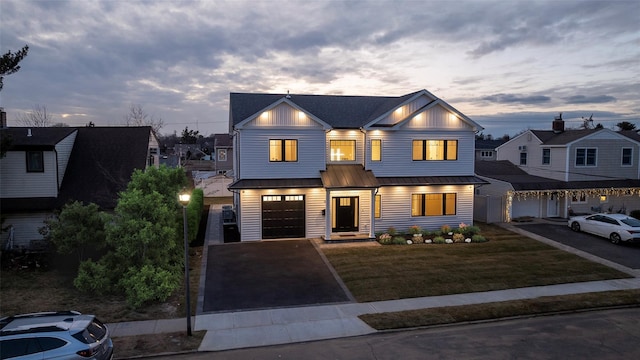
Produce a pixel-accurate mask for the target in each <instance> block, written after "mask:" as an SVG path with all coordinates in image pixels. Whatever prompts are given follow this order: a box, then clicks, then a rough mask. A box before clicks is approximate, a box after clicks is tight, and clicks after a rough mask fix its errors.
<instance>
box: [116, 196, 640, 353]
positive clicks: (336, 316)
mask: <svg viewBox="0 0 640 360" xmlns="http://www.w3.org/2000/svg"><path fill="white" fill-rule="evenodd" d="M211 210H212V211H210V213H209V226H212V225H213V224H216V220H217V219H219V212H218V211H216V210H217V209H214V208H212V209H211ZM505 227H507V228H509V229H510V230H513V231H517V232H520V233H522V232H524V231H523V230H521V229H518V228H517V227H515V226H513V225H508V224H505ZM213 229H215V226H212V230H213ZM208 232H209V231H208ZM211 235H213V234H211ZM526 235H527V236H531V237H533V238H536V239H538V240H540V237H539V236H537V235H533V234H529V233H526ZM207 241H208V242H207ZM543 241H544V242H545V243H549V244H551V245H554V244H555V245H554V246H559V244H557V243H555V242H552V241H551V240H548V239H544V240H543ZM205 242H206V243H211V244H212V243H214V242H217V243H219V242H220V240H219V237H218V236H209V234H208V237H207V238H206V239H205ZM205 249H206V246H205ZM563 249H564V250H566V251H570V252H574V253H576V252H575V251H572V248H563ZM578 255H580V256H587V255H588V256H589V259H590V260H592V261H597V262H602V263H604V264H605V265H608V266H612V265H615V266H614V267H615V268H616V269H618V270H621V271H624V272H626V273H629V274H632V275H634V276H635V277H634V278H630V279H617V280H606V281H592V282H582V283H572V284H559V285H549V286H537V287H529V288H519V289H508V290H499V291H488V292H477V293H469V294H456V295H444V296H433V297H423V298H412V299H401V300H391V301H379V302H370V303H340V304H329V305H320V306H305V307H294V308H274V309H266V310H253V311H236V312H224V313H214V314H202V313H198V314H197V315H196V316H195V317H194V320H193V321H192V324H193V329H194V331H200V330H206V331H207V332H206V335H205V336H204V339H203V340H202V343H201V344H200V348H199V349H198V350H199V351H219V350H229V349H238V348H246V347H257V346H266V345H277V344H286V343H294V342H303V341H314V340H324V339H331V338H339V337H349V336H358V335H365V334H371V333H375V332H376V330H374V329H373V328H371V327H369V326H368V325H367V324H365V323H364V322H363V321H361V320H360V319H359V318H358V316H359V315H363V314H375V313H384V312H393V311H403V310H415V309H425V308H434V307H440V306H456V305H471V304H480V303H489V302H498V301H508V300H522V299H531V298H537V297H541V296H557V295H570V294H580V293H588V292H601V291H613V290H629V289H640V277H638V275H639V274H638V272H637V271H634V270H632V269H628V268H624V267H623V268H621V267H620V266H619V265H617V264H612V263H611V262H609V261H606V260H603V259H600V258H597V257H595V256H593V255H589V254H585V253H582V252H580V253H578ZM205 258H206V257H205ZM201 286H204V284H203V283H202V281H201ZM198 309H200V307H199V308H198ZM109 327H110V329H111V333H112V336H130V335H143V334H153V333H167V332H181V331H186V319H184V318H181V319H168V320H150V321H139V322H126V323H116V324H109Z"/></svg>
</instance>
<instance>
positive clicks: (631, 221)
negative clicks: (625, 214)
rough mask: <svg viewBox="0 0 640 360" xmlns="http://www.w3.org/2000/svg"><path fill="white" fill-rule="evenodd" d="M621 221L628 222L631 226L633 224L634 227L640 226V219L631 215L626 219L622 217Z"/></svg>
mask: <svg viewBox="0 0 640 360" xmlns="http://www.w3.org/2000/svg"><path fill="white" fill-rule="evenodd" d="M620 221H622V222H623V223H625V224H627V225H629V226H632V227H640V220H638V219H636V218H631V217H629V218H626V219H622V220H620Z"/></svg>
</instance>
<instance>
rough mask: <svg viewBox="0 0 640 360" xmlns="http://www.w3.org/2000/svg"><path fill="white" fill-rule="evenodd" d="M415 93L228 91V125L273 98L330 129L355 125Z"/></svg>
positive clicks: (387, 109)
mask: <svg viewBox="0 0 640 360" xmlns="http://www.w3.org/2000/svg"><path fill="white" fill-rule="evenodd" d="M415 94H416V92H414V93H411V94H407V95H403V96H400V97H393V96H344V95H299V94H289V95H287V94H251V93H231V94H230V117H231V125H232V126H235V125H237V124H238V123H240V122H242V121H243V120H246V119H247V118H248V117H250V116H251V115H254V114H256V113H257V112H259V111H261V110H263V109H265V108H266V107H268V106H269V105H271V104H273V103H275V102H276V101H278V100H280V99H282V98H287V99H288V100H289V101H291V102H292V103H294V104H296V105H298V106H299V107H301V108H302V109H304V110H305V111H308V112H309V113H310V114H312V115H314V116H315V117H317V118H319V119H321V120H322V121H324V122H326V123H328V124H330V125H331V126H333V127H334V128H359V127H361V126H363V125H365V124H367V123H368V122H370V121H372V120H374V119H375V118H377V117H378V116H380V115H382V114H384V113H385V112H387V111H389V110H391V109H393V108H395V107H396V106H398V105H400V104H402V103H403V102H404V101H406V100H407V99H409V98H411V97H412V96H414V95H415Z"/></svg>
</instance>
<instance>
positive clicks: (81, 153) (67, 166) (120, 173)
mask: <svg viewBox="0 0 640 360" xmlns="http://www.w3.org/2000/svg"><path fill="white" fill-rule="evenodd" d="M0 133H1V135H2V141H3V142H4V141H6V142H7V143H8V144H7V146H6V147H7V152H6V154H5V156H4V157H2V158H1V159H0V207H1V209H0V210H1V211H2V218H3V224H2V226H3V228H6V231H3V232H2V236H1V238H0V239H1V240H2V245H3V246H5V248H6V247H11V248H19V247H29V246H30V243H31V241H32V240H41V239H42V235H41V234H40V233H39V232H38V229H39V228H41V227H42V226H43V225H44V224H43V221H44V220H45V219H47V218H48V217H50V216H52V214H53V212H54V211H55V210H56V209H60V208H61V207H62V206H63V205H64V204H65V203H67V202H69V201H74V200H76V201H81V202H83V203H91V202H92V203H95V204H97V205H99V206H100V207H101V208H102V209H105V210H109V209H113V208H114V207H115V205H116V203H117V197H118V192H119V191H122V190H124V189H126V186H127V183H128V182H129V180H130V178H131V174H132V173H133V171H134V170H135V169H145V168H146V167H147V166H158V164H159V158H158V157H159V153H158V140H157V138H156V137H155V135H154V134H153V131H151V128H150V127H34V128H27V127H11V128H3V129H0Z"/></svg>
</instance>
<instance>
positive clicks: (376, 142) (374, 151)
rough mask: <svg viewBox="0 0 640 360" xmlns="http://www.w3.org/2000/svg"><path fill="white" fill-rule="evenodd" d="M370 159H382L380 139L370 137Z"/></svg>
mask: <svg viewBox="0 0 640 360" xmlns="http://www.w3.org/2000/svg"><path fill="white" fill-rule="evenodd" d="M371 161H382V140H380V139H371Z"/></svg>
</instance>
